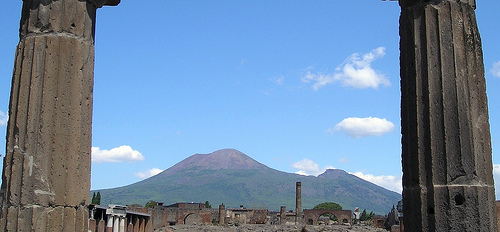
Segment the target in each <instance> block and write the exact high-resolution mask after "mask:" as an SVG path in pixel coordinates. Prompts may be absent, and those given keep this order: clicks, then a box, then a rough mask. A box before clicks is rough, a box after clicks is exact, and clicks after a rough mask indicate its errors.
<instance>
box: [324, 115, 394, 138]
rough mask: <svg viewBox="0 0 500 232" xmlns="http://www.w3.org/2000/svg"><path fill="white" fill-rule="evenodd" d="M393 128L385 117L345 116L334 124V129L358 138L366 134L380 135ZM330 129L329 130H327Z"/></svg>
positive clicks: (392, 124)
mask: <svg viewBox="0 0 500 232" xmlns="http://www.w3.org/2000/svg"><path fill="white" fill-rule="evenodd" d="M393 129H394V123H392V122H390V121H388V120H387V119H385V118H376V117H368V118H355V117H352V118H346V119H344V120H342V122H340V123H338V124H337V125H335V130H340V131H343V132H344V133H345V134H347V135H349V136H352V137H356V138H360V137H366V136H374V135H375V136H380V135H382V134H385V133H389V132H391V131H392V130H393ZM329 131H331V130H329Z"/></svg>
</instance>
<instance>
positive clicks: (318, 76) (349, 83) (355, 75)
mask: <svg viewBox="0 0 500 232" xmlns="http://www.w3.org/2000/svg"><path fill="white" fill-rule="evenodd" d="M384 55H385V47H379V48H376V49H373V50H372V51H371V52H368V53H365V54H363V55H360V54H359V53H354V54H352V55H351V56H349V57H348V58H347V59H346V61H344V63H342V64H341V65H340V66H339V67H337V68H336V69H335V73H333V74H322V73H312V72H311V71H308V72H307V74H306V75H305V76H304V77H303V78H302V82H304V83H312V88H313V89H314V90H318V89H319V88H321V87H323V86H325V85H327V84H332V83H334V82H340V83H341V84H342V86H345V87H353V88H358V89H366V88H373V89H377V88H378V87H379V86H380V85H384V86H390V85H391V83H390V82H389V79H387V77H385V76H384V75H383V74H381V73H379V72H377V71H376V70H375V69H373V68H372V66H371V64H372V62H374V61H375V60H377V59H379V58H382V57H383V56H384Z"/></svg>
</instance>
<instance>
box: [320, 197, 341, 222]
mask: <svg viewBox="0 0 500 232" xmlns="http://www.w3.org/2000/svg"><path fill="white" fill-rule="evenodd" d="M313 209H326V210H342V206H341V205H339V204H337V203H335V202H324V203H321V204H318V205H316V206H314V207H313ZM324 215H325V216H327V217H329V218H330V220H332V221H337V217H335V215H333V214H330V213H325V214H324Z"/></svg>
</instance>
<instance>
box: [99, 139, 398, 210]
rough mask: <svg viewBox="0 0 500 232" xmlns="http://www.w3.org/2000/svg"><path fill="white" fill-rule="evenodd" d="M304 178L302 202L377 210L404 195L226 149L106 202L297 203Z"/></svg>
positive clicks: (110, 195) (109, 195) (107, 195)
mask: <svg viewBox="0 0 500 232" xmlns="http://www.w3.org/2000/svg"><path fill="white" fill-rule="evenodd" d="M298 181H300V182H302V206H303V208H312V207H313V206H315V205H317V204H319V203H323V202H327V201H333V202H337V203H339V204H340V205H342V207H343V208H344V209H354V207H360V208H361V209H367V210H368V211H371V210H373V211H374V212H377V213H381V214H384V213H386V212H388V211H389V210H390V209H391V208H392V205H396V204H397V202H398V201H399V200H400V199H401V195H400V194H398V193H395V192H392V191H389V190H387V189H384V188H382V187H380V186H377V185H374V184H372V183H370V182H367V181H365V180H362V179H360V178H358V177H356V176H354V175H351V174H348V173H346V172H345V171H342V170H339V169H329V170H327V171H326V172H325V173H323V174H321V175H319V176H318V177H314V176H302V175H297V174H292V173H286V172H281V171H278V170H274V169H271V168H269V167H267V166H265V165H263V164H260V163H258V162H257V161H255V160H253V159H251V158H250V157H248V156H246V155H245V154H243V153H241V152H239V151H237V150H233V149H224V150H219V151H216V152H214V153H211V154H206V155H203V154H196V155H193V156H191V157H188V158H186V159H185V160H183V161H181V162H179V163H178V164H176V165H174V166H173V167H171V168H169V169H167V170H165V171H163V172H162V173H160V174H158V175H156V176H153V177H150V178H148V179H145V180H143V181H140V182H137V183H134V184H131V185H128V186H124V187H119V188H113V189H101V190H96V191H100V192H101V197H102V198H101V203H102V204H108V203H113V204H122V205H128V204H134V203H137V204H141V205H144V204H145V203H146V202H147V201H149V200H155V201H158V202H165V204H171V203H176V202H205V201H209V202H210V203H211V204H212V206H214V207H216V206H217V205H219V204H222V203H224V204H225V205H226V207H230V208H231V207H239V205H245V207H247V208H267V209H269V210H276V211H277V210H279V208H280V206H286V207H287V209H288V210H292V209H295V183H296V182H298Z"/></svg>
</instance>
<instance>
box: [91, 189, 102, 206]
mask: <svg viewBox="0 0 500 232" xmlns="http://www.w3.org/2000/svg"><path fill="white" fill-rule="evenodd" d="M90 203H92V204H95V205H100V204H101V192H97V194H96V193H95V192H94V194H93V195H92V200H91V201H90Z"/></svg>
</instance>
